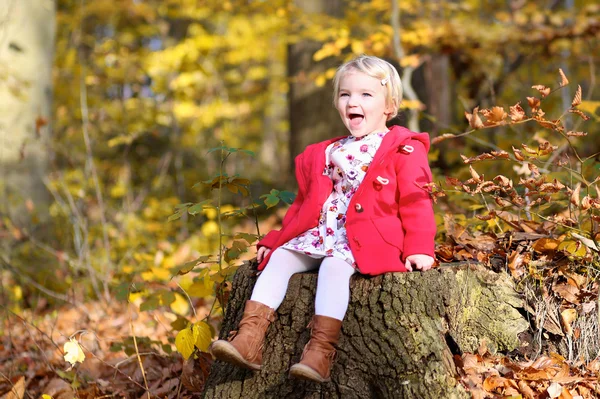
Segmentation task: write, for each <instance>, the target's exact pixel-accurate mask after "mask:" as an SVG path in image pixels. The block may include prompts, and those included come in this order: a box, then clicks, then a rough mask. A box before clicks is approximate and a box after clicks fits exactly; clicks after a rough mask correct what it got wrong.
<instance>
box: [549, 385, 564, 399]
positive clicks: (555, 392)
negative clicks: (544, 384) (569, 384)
mask: <svg viewBox="0 0 600 399" xmlns="http://www.w3.org/2000/svg"><path fill="white" fill-rule="evenodd" d="M562 390H563V389H562V386H561V385H560V384H559V383H557V382H553V383H552V384H550V386H549V387H548V389H546V391H547V392H548V395H550V397H551V398H558V397H559V396H560V395H561V393H562Z"/></svg>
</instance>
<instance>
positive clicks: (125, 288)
mask: <svg viewBox="0 0 600 399" xmlns="http://www.w3.org/2000/svg"><path fill="white" fill-rule="evenodd" d="M128 298H129V282H128V281H125V282H122V283H120V284H119V285H117V286H116V287H115V299H116V300H117V301H119V302H125V301H127V299H128Z"/></svg>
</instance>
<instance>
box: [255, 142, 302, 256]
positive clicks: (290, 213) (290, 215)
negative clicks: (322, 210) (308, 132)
mask: <svg viewBox="0 0 600 399" xmlns="http://www.w3.org/2000/svg"><path fill="white" fill-rule="evenodd" d="M302 160H303V154H300V155H298V156H297V157H296V160H295V164H296V181H297V182H298V194H297V195H296V198H295V199H294V202H293V203H292V205H291V206H290V207H289V209H288V210H287V212H286V213H285V216H284V217H283V221H282V222H281V229H280V230H271V231H270V232H269V233H268V234H267V235H266V236H264V237H263V239H262V240H260V241H259V242H258V244H256V247H257V249H258V248H260V247H267V248H273V247H274V246H275V245H276V242H277V239H278V238H279V235H280V233H281V230H283V229H285V227H286V226H287V225H288V224H289V223H290V222H291V221H292V220H293V219H294V218H295V217H297V215H298V211H299V210H300V208H301V207H302V204H303V203H304V195H305V194H304V191H305V187H306V184H305V182H304V175H303V171H302Z"/></svg>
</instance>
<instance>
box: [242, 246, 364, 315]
mask: <svg viewBox="0 0 600 399" xmlns="http://www.w3.org/2000/svg"><path fill="white" fill-rule="evenodd" d="M319 264H320V267H319ZM317 267H319V277H318V279H317V295H316V298H315V314H316V315H319V316H328V317H333V318H334V319H338V320H343V319H344V315H345V314H346V310H347V309H348V302H349V300H350V277H351V276H352V275H353V274H354V273H355V272H356V270H355V269H354V267H352V266H351V265H349V264H348V262H346V261H344V260H342V259H338V258H334V257H330V256H329V257H326V258H324V259H315V258H311V257H310V256H308V255H304V254H301V253H298V252H294V251H288V250H287V249H282V248H278V249H276V250H275V252H273V254H272V255H271V259H269V263H267V266H265V268H264V270H263V271H262V273H261V274H260V276H258V280H257V281H256V285H255V286H254V291H252V297H251V298H250V299H252V300H253V301H257V302H260V303H262V304H264V305H267V306H269V307H271V308H273V309H277V308H278V307H279V305H281V302H283V298H284V297H285V293H286V291H287V286H288V282H289V280H290V277H292V275H293V274H295V273H301V272H307V271H309V270H314V269H316V268H317Z"/></svg>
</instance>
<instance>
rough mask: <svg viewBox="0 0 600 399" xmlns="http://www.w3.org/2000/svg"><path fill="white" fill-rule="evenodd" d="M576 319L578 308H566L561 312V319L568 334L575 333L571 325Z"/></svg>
mask: <svg viewBox="0 0 600 399" xmlns="http://www.w3.org/2000/svg"><path fill="white" fill-rule="evenodd" d="M575 319H577V310H575V309H565V310H563V311H562V312H560V321H561V322H562V325H563V327H564V328H565V332H566V333H567V335H572V334H573V328H572V327H571V324H573V322H574V321H575Z"/></svg>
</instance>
